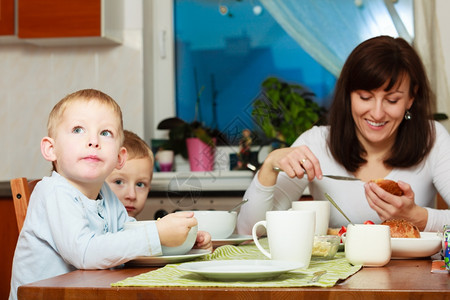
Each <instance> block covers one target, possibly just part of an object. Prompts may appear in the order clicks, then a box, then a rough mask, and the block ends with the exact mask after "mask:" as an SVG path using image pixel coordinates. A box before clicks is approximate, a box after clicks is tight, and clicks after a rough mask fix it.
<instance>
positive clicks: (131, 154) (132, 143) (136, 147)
mask: <svg viewBox="0 0 450 300" xmlns="http://www.w3.org/2000/svg"><path fill="white" fill-rule="evenodd" d="M124 136H125V140H124V142H123V146H124V147H125V148H126V149H127V155H128V156H127V160H130V159H140V158H147V157H148V158H150V161H151V162H152V165H153V164H154V163H155V158H154V156H153V152H152V150H151V149H150V147H149V146H148V145H147V143H146V142H145V141H144V140H143V139H141V138H140V137H139V136H138V135H137V134H135V133H134V132H131V131H128V130H124Z"/></svg>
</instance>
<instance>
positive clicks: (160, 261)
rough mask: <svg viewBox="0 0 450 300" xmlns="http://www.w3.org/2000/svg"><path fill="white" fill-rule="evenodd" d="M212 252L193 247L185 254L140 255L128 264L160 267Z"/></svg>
mask: <svg viewBox="0 0 450 300" xmlns="http://www.w3.org/2000/svg"><path fill="white" fill-rule="evenodd" d="M209 253H211V251H209V250H204V249H192V250H191V251H189V252H188V253H187V254H184V255H171V256H139V257H137V258H135V259H133V260H130V261H129V262H127V265H132V266H146V267H160V266H164V265H166V264H175V263H180V262H185V261H189V260H193V259H195V258H197V257H201V256H205V255H206V254H209Z"/></svg>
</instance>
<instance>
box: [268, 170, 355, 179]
mask: <svg viewBox="0 0 450 300" xmlns="http://www.w3.org/2000/svg"><path fill="white" fill-rule="evenodd" d="M273 170H274V171H278V172H283V170H281V168H279V167H273ZM303 172H305V174H306V171H305V169H303ZM322 176H323V177H328V178H331V179H336V180H349V181H361V180H360V179H358V178H356V177H348V176H340V175H322Z"/></svg>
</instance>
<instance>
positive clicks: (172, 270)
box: [111, 239, 361, 287]
mask: <svg viewBox="0 0 450 300" xmlns="http://www.w3.org/2000/svg"><path fill="white" fill-rule="evenodd" d="M260 241H261V244H262V245H263V246H264V247H265V248H266V249H267V248H268V246H267V239H262V240H260ZM235 259H258V260H262V259H267V257H265V256H264V255H263V254H262V253H261V252H260V251H259V250H258V249H257V248H256V246H255V244H253V243H250V244H247V245H240V246H232V245H225V246H221V247H219V248H217V249H216V250H215V251H214V252H213V253H211V254H208V255H206V256H204V257H201V258H198V259H196V260H195V261H207V260H235ZM178 265H179V264H168V265H166V266H165V267H163V268H160V269H157V270H155V271H150V272H147V273H143V274H140V275H137V276H134V277H129V278H126V279H124V280H121V281H118V282H116V283H112V284H111V286H115V287H126V286H147V287H151V286H154V287H156V286H178V287H187V286H190V287H302V286H320V287H331V286H334V285H335V284H336V282H338V280H340V279H346V278H347V277H349V276H351V275H353V274H354V273H356V272H358V271H359V270H360V269H361V265H356V266H353V265H351V264H350V263H349V262H348V261H347V259H346V258H345V255H344V253H343V252H338V253H337V254H336V256H335V258H334V259H331V260H319V259H315V258H313V259H312V260H311V263H310V265H309V267H308V268H305V269H298V270H295V271H292V272H287V273H284V274H282V275H280V276H279V277H277V278H275V279H272V280H264V281H214V280H211V279H206V278H204V277H202V276H200V275H198V274H195V273H191V272H187V271H181V270H179V269H178ZM321 270H326V271H327V273H326V274H325V275H323V276H322V277H320V280H319V281H318V282H315V283H309V282H308V281H309V280H311V278H312V277H313V273H314V272H316V271H321Z"/></svg>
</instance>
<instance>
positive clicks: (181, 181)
mask: <svg viewBox="0 0 450 300" xmlns="http://www.w3.org/2000/svg"><path fill="white" fill-rule="evenodd" d="M253 175H254V174H253V172H251V171H223V170H217V171H211V172H155V173H154V174H153V180H152V189H151V191H150V193H152V192H171V193H177V192H194V193H198V192H245V191H246V190H247V188H248V187H249V186H250V183H251V182H252V180H253ZM303 195H310V193H309V188H308V187H306V189H305V190H304V191H303Z"/></svg>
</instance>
